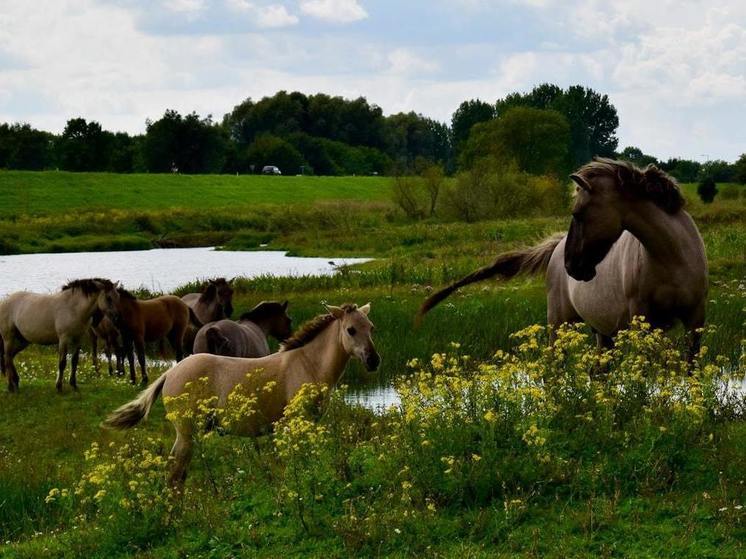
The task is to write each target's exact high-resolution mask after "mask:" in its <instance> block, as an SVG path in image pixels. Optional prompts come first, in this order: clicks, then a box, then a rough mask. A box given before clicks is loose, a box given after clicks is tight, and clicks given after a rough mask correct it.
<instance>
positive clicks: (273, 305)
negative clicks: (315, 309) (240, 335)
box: [238, 301, 323, 322]
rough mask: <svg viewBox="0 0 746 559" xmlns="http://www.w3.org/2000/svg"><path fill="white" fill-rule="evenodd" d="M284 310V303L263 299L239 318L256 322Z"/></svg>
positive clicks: (281, 312)
mask: <svg viewBox="0 0 746 559" xmlns="http://www.w3.org/2000/svg"><path fill="white" fill-rule="evenodd" d="M284 312H285V309H284V307H283V304H282V303H279V302H277V301H262V302H261V303H259V304H258V305H256V306H255V307H254V308H253V309H251V310H249V311H246V312H245V313H243V314H242V315H241V316H240V317H239V318H238V320H239V322H240V321H241V320H249V321H251V322H255V321H257V320H264V319H266V318H270V317H273V316H277V315H278V314H283V313H284ZM322 316H323V315H322ZM317 318H318V317H317Z"/></svg>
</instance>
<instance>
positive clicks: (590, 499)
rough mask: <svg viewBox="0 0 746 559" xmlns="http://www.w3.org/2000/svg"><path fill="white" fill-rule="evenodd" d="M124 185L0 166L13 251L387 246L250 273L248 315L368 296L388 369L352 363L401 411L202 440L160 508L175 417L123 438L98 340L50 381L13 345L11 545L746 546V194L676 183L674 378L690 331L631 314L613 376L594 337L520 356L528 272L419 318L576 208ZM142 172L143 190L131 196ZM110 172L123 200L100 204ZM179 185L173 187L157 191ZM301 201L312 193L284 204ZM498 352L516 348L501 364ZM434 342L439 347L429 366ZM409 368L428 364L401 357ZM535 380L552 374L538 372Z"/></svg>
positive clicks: (117, 386)
mask: <svg viewBox="0 0 746 559" xmlns="http://www.w3.org/2000/svg"><path fill="white" fill-rule="evenodd" d="M112 177H114V176H111V175H71V174H65V173H3V174H0V204H2V208H0V216H2V217H0V233H3V237H2V238H1V239H2V240H1V241H0V242H2V243H5V245H3V246H5V248H6V251H7V252H12V251H13V250H7V249H8V248H9V249H13V248H15V250H16V251H24V252H26V251H36V252H38V251H43V250H49V249H50V247H51V248H52V249H54V250H75V249H80V248H85V247H87V248H93V249H95V248H105V247H107V246H109V247H110V246H111V243H114V242H115V241H117V240H119V241H121V240H122V239H129V241H128V242H130V243H131V245H128V244H127V242H123V244H121V245H117V246H121V248H126V247H127V246H142V247H147V246H152V244H153V242H154V240H155V241H158V242H159V243H160V244H162V246H177V245H178V246H189V245H193V244H206V243H217V244H224V245H226V246H228V247H233V248H246V249H251V248H256V247H257V246H258V245H259V244H260V243H268V244H269V247H270V248H277V249H280V248H282V249H286V250H290V251H292V252H293V253H296V254H301V255H312V254H313V255H323V256H329V257H334V256H374V257H377V258H378V260H376V261H374V262H372V263H370V264H367V265H365V266H362V267H359V268H356V269H350V270H345V271H344V272H343V273H341V274H339V275H338V276H336V277H333V278H297V279H290V278H279V279H273V278H257V279H254V280H246V281H242V282H240V283H239V285H238V286H237V290H236V301H235V307H236V309H237V310H238V311H242V310H243V309H245V308H247V307H249V306H250V305H253V304H254V303H255V302H257V301H259V300H262V299H285V298H287V299H289V300H290V305H291V306H290V313H291V315H292V316H293V318H294V321H295V324H299V323H300V322H302V321H303V320H306V319H308V318H310V317H312V316H313V315H315V314H317V313H318V312H320V310H321V306H320V302H321V301H328V302H330V303H341V302H344V301H354V302H357V303H360V304H362V303H365V302H367V301H371V302H372V306H373V311H372V315H371V318H372V320H373V321H374V323H375V324H376V334H375V341H376V343H377V346H378V349H379V351H380V353H381V355H382V357H383V363H382V367H381V370H380V372H379V373H377V374H375V375H371V374H368V373H365V372H364V371H363V369H362V367H360V366H359V364H357V363H355V364H353V365H351V366H350V368H349V371H348V373H347V375H346V377H345V379H344V382H345V383H347V384H349V385H351V387H352V388H350V390H356V389H359V388H360V387H363V386H366V385H379V384H380V385H388V384H390V383H392V382H394V383H397V384H399V385H400V386H401V387H402V392H403V393H404V394H405V401H404V404H403V407H402V409H401V410H398V411H396V410H395V411H391V412H388V413H386V414H383V415H375V414H374V413H372V412H370V411H367V410H364V409H361V408H358V407H355V406H350V405H347V404H345V403H344V402H342V401H341V400H340V399H339V398H336V399H333V400H332V403H331V404H330V407H329V409H328V411H327V412H326V413H325V414H324V416H323V418H322V419H321V420H320V421H319V422H303V421H301V420H300V419H302V418H300V419H299V422H298V423H295V424H293V425H294V427H293V428H290V426H289V425H288V426H287V428H282V429H280V430H279V431H278V434H277V436H276V438H274V439H272V438H264V439H262V440H260V441H259V444H258V446H256V447H255V446H254V445H253V444H252V443H251V442H248V441H243V440H239V439H235V438H233V437H217V436H209V435H208V436H205V437H204V438H201V439H200V447H199V453H198V454H199V456H197V457H196V458H195V462H194V468H193V471H192V473H191V474H190V475H191V478H190V481H189V482H188V486H187V487H188V491H187V494H186V495H184V496H183V497H182V498H176V499H171V498H170V497H169V495H168V492H167V491H166V489H165V487H164V486H163V478H164V475H163V474H164V471H165V464H164V463H163V460H164V458H163V457H164V456H165V455H167V452H168V449H169V445H170V444H171V441H172V431H171V428H170V426H169V425H168V423H167V422H166V420H165V417H164V411H163V406H162V404H161V403H160V402H159V403H158V404H157V405H156V407H155V409H154V410H153V413H152V415H151V417H150V418H149V420H148V421H147V422H146V423H144V424H143V425H142V426H141V427H138V428H137V429H135V430H134V431H132V432H126V433H118V432H111V431H108V430H105V429H102V428H101V427H100V426H99V424H100V422H101V420H102V419H103V417H104V416H105V415H106V414H107V413H108V412H109V411H111V410H113V409H114V408H115V407H117V406H119V405H121V404H122V403H124V402H125V401H127V400H128V399H130V398H132V397H133V396H134V395H135V394H136V392H137V390H136V389H135V388H133V387H131V386H129V385H128V384H126V383H124V382H123V381H120V380H117V379H110V378H108V377H107V376H102V377H97V376H96V375H94V374H93V372H92V370H91V368H90V364H89V359H88V357H87V356H84V358H83V370H82V373H81V375H80V381H79V382H80V386H81V388H80V391H79V392H78V393H72V392H70V391H69V390H68V391H66V393H64V394H63V395H57V394H56V393H55V392H54V387H53V383H54V380H53V379H54V374H55V373H54V370H55V361H56V359H55V357H54V353H53V352H52V351H50V350H46V349H38V348H31V349H29V350H27V351H26V352H25V353H23V354H21V356H20V357H19V358H18V361H19V362H20V363H21V364H22V366H21V367H19V372H20V375H21V392H20V394H18V395H15V396H14V395H8V394H0V405H2V408H3V412H2V426H0V545H1V544H2V543H4V544H5V545H4V547H0V556H3V557H19V558H20V557H24V558H25V557H71V556H85V557H126V556H136V557H142V558H171V557H184V556H187V555H188V556H190V557H257V556H259V557H276V556H316V557H320V556H325V557H345V556H350V555H360V556H378V555H391V556H400V557H404V556H413V555H429V556H448V557H450V556H459V557H462V556H463V557H496V556H498V557H499V556H505V557H508V556H521V557H547V556H548V557H570V556H572V557H598V556H605V557H623V556H641V557H659V556H668V557H673V556H676V557H737V556H739V555H743V554H744V553H746V550H744V544H743V542H744V541H745V540H746V526H745V523H746V511H745V510H744V508H743V507H744V505H746V503H745V502H744V501H746V485H745V484H746V482H745V481H744V471H746V455H745V453H744V451H743V449H744V448H746V424H744V421H743V418H744V413H746V402H745V401H744V397H743V393H742V392H740V393H739V392H737V391H732V392H728V393H727V394H726V395H724V394H723V393H722V392H719V390H720V387H722V386H723V385H722V382H725V381H726V380H727V379H728V378H729V376H730V375H731V374H732V375H733V376H735V377H737V378H742V377H743V373H744V371H743V368H742V367H743V351H744V349H743V344H744V339H745V338H746V333H745V330H744V324H745V321H746V316H745V314H744V312H745V311H744V309H746V284H744V278H745V277H746V262H745V260H746V259H745V258H744V247H746V224H745V222H744V206H743V200H735V201H723V202H718V201H716V203H715V204H712V205H710V206H707V207H705V206H703V205H701V204H700V203H698V202H697V201H696V200H694V199H693V198H691V192H692V186H689V185H687V186H686V190H687V193H688V194H689V195H690V203H689V207H690V210H691V212H692V213H693V215H694V216H695V218H696V219H697V222H698V224H699V225H700V228H701V230H702V232H703V236H704V239H705V244H706V247H707V251H708V258H709V261H710V267H711V280H712V289H711V294H710V302H709V305H708V323H709V324H710V325H712V327H713V328H711V329H708V331H707V332H706V335H705V342H704V343H705V345H706V346H707V348H708V351H707V355H706V356H703V358H702V367H701V368H700V370H698V372H697V374H695V375H694V376H693V377H691V378H690V377H687V376H686V375H683V374H680V375H671V374H669V373H670V372H671V371H675V370H677V367H679V366H680V365H679V364H678V361H677V360H676V358H675V357H673V356H674V355H679V353H678V352H677V351H676V348H677V347H680V344H681V339H680V332H678V331H676V332H674V333H673V335H672V337H671V338H670V339H669V338H663V339H660V338H658V337H656V335H654V334H649V333H646V332H645V331H644V330H638V331H635V332H633V333H632V334H630V336H629V340H628V342H627V345H622V346H620V349H619V353H618V354H615V356H614V357H613V363H614V366H612V367H611V373H610V374H609V375H608V376H606V377H602V378H600V379H599V378H597V377H593V378H592V375H591V372H592V371H591V369H589V368H588V365H587V363H589V362H593V360H594V359H597V357H598V356H596V355H595V353H594V352H593V350H592V344H591V343H590V341H589V340H587V339H586V338H585V337H584V336H586V335H587V332H585V331H583V330H581V331H580V332H579V333H578V335H577V336H576V335H575V334H573V333H568V334H567V337H566V338H564V342H563V343H564V344H566V345H565V346H563V347H564V348H565V349H563V352H564V353H563V355H564V356H565V357H563V359H562V361H561V362H560V361H556V360H553V359H554V357H551V356H548V355H547V354H544V353H542V352H540V351H539V352H538V353H537V352H535V351H533V350H532V349H531V347H532V344H531V340H535V341H537V342H538V343H537V344H536V347H537V348H539V347H544V345H545V341H544V339H543V335H544V334H543V333H542V332H541V331H540V329H533V330H531V331H530V332H527V333H524V335H523V337H521V338H515V337H511V334H512V333H514V332H517V331H519V330H521V329H523V328H525V327H527V326H529V325H531V324H541V323H543V321H544V314H545V300H544V288H543V285H542V283H541V281H539V280H530V279H518V280H515V281H511V282H487V283H485V284H481V285H477V286H475V287H473V288H471V289H467V290H464V292H463V293H461V294H459V295H458V296H454V297H453V298H452V300H450V303H449V304H444V305H442V306H441V307H439V308H437V309H436V310H435V311H433V313H432V314H431V315H430V316H429V317H428V319H427V321H426V322H425V324H424V325H423V326H422V327H421V328H420V329H415V328H414V327H413V322H412V319H413V316H414V314H415V311H416V309H417V307H418V306H419V304H420V303H421V301H422V300H423V299H424V298H425V297H426V295H427V293H428V292H429V289H430V286H440V285H442V284H444V283H446V282H448V281H450V280H452V279H453V278H455V277H458V276H460V275H461V274H463V273H465V272H466V271H470V270H471V269H473V268H474V267H476V266H477V265H480V264H483V263H485V262H488V261H489V260H490V258H491V257H492V256H494V254H496V253H498V252H500V251H503V250H506V249H509V248H513V247H516V246H521V245H525V244H527V243H531V242H534V241H535V240H537V239H540V238H541V237H543V236H545V235H546V234H548V233H551V232H553V231H557V230H561V229H563V228H564V227H566V223H567V218H566V217H564V216H548V217H539V216H537V217H530V218H523V219H512V220H501V221H488V222H480V223H476V224H464V223H455V222H447V221H441V220H437V219H434V220H430V221H425V222H410V221H407V220H406V219H404V218H403V217H402V216H401V215H399V214H398V213H397V211H396V209H395V208H393V207H392V206H391V205H390V203H389V202H388V185H387V183H386V182H385V180H384V179H377V178H349V179H333V180H332V179H320V178H319V179H316V178H295V177H283V178H280V179H279V180H278V179H277V178H275V177H268V178H265V177H200V178H199V179H197V178H195V177H172V176H164V177H155V176H154V177H149V176H137V177H121V178H116V179H115V178H112ZM8 178H10V179H11V182H12V181H16V182H15V183H13V184H15V185H16V187H14V188H15V190H14V188H11V187H9V186H8V185H9V184H10V183H9V182H8V181H6V179H8ZM233 179H236V181H237V183H232V184H231V183H230V181H232V180H233ZM118 180H119V181H123V182H120V183H118V184H116V181H118ZM127 180H134V181H138V182H137V185H138V186H137V188H140V189H141V190H142V192H141V193H137V195H132V192H130V191H129V190H128V188H126V187H125V186H126V184H127V183H126V182H124V181H127ZM187 181H188V182H189V184H190V186H189V187H184V186H183V185H184V183H185V182H187ZM191 181H194V183H195V184H196V183H200V184H199V186H195V187H194V188H192V182H191ZM211 181H212V182H211ZM254 181H256V182H254ZM264 181H270V182H264ZM20 182H23V184H24V185H33V187H29V189H30V191H31V192H33V194H32V195H29V196H27V201H25V202H24V200H23V196H24V195H21V196H19V197H16V198H15V199H14V198H12V197H10V196H6V193H8V192H10V191H14V192H17V191H18V189H17V186H18V185H19V184H20ZM238 183H240V184H241V186H240V187H239V186H237V184H238ZM83 184H85V185H86V186H85V187H83V186H81V185H83ZM96 184H99V185H102V188H103V191H104V192H107V193H108V194H106V195H104V194H98V193H97V194H95V195H92V197H91V198H87V197H86V196H87V195H86V192H85V189H98V187H96ZM129 184H133V183H129ZM267 184H271V185H272V187H273V188H272V192H271V194H267V193H266V192H264V191H263V190H262V185H265V186H266V185H267ZM219 185H220V186H219ZM278 185H281V187H278ZM312 185H313V186H312ZM211 188H220V189H221V191H222V189H223V188H225V189H230V188H236V189H239V190H240V191H241V192H242V196H245V198H244V197H241V198H240V199H241V200H246V204H243V203H236V202H235V200H232V199H230V197H229V198H225V199H223V200H222V201H220V200H218V201H215V198H212V197H204V192H206V191H207V190H209V189H211ZM169 189H171V190H174V191H175V192H174V193H173V199H172V200H171V202H168V201H164V200H163V193H164V192H166V191H168V190H169ZM314 189H318V191H317V192H316V194H314ZM63 190H64V194H65V195H69V196H70V198H71V199H73V200H75V199H77V200H78V202H79V203H80V201H81V200H91V204H90V205H87V206H83V205H82V204H81V207H86V208H87V209H86V210H85V211H84V212H82V213H76V214H73V215H71V214H70V209H72V208H74V207H76V206H75V204H74V203H72V202H66V201H64V200H63V198H66V196H63ZM69 190H70V192H68V191H69ZM234 192H235V191H234ZM322 192H323V194H322ZM45 194H48V196H45ZM198 194H199V195H198ZM304 196H307V197H308V198H305V201H310V200H313V201H314V203H313V204H310V203H309V204H302V205H301V204H295V205H292V204H289V205H286V204H287V203H289V202H295V201H303V197H304ZM179 197H181V198H179ZM205 199H211V200H213V201H211V202H209V204H210V205H212V207H205V205H204V200H205ZM67 203H70V204H71V205H68V206H65V204H67ZM23 204H27V206H25V207H24V205H23ZM213 204H214V205H213ZM254 204H259V206H258V207H254ZM138 243H140V244H138ZM0 248H1V247H0ZM188 289H190V287H189V286H185V287H184V288H183V289H182V290H181V291H186V290H188ZM181 291H180V292H181ZM452 343H453V344H454V345H452ZM521 347H523V349H521ZM496 350H503V351H506V352H511V355H512V356H513V357H510V358H507V357H503V358H495V357H494V353H495V351H496ZM435 353H447V354H448V355H447V356H446V357H445V358H442V359H441V358H436V359H434V360H432V361H431V356H432V355H433V354H435ZM464 355H468V356H470V357H469V359H466V360H464V359H463V358H462V357H461V356H464ZM717 355H721V356H723V357H722V358H721V359H718V358H717V357H716V356H717ZM414 358H416V359H417V360H418V361H419V363H420V365H415V366H414V367H408V366H407V363H408V362H410V361H411V360H412V359H414ZM548 359H551V360H550V361H548ZM640 359H643V361H642V365H641V364H640V361H639V360H640ZM739 361H740V365H739ZM480 363H481V366H480V365H479V364H480ZM635 367H642V368H643V369H644V370H645V371H647V372H648V374H647V375H642V376H641V375H640V374H637V373H636V372H635V371H636V370H637V369H635ZM739 367H740V368H739ZM529 370H530V371H536V374H541V375H543V376H546V375H549V374H551V375H553V377H552V378H554V382H553V383H547V385H546V386H541V387H539V386H538V385H537V386H534V385H531V386H527V385H524V384H523V383H524V382H525V379H524V376H525V374H524V373H525V371H529ZM417 371H421V372H419V373H418V372H417ZM403 375H407V377H406V378H408V379H409V381H408V383H407V382H406V381H404V380H402V376H403ZM154 376H155V375H153V377H154ZM506 379H507V380H509V381H510V383H509V384H507V385H506V384H504V383H505V382H506ZM554 386H563V387H567V390H553V389H552V387H554ZM620 387H621V389H620ZM464 410H468V411H466V412H465V411H464ZM490 410H499V412H500V413H499V414H498V416H497V417H495V415H494V414H492V415H490V413H487V412H489V411H490ZM278 441H279V443H278ZM283 441H284V443H287V444H286V445H285V446H282V445H281V444H280V443H283ZM94 444H95V445H96V446H94V447H92V445H94ZM278 444H280V446H278ZM126 445H129V446H126ZM288 449H290V450H288ZM133 481H134V482H136V483H135V485H134V486H133V485H132V482H133ZM102 491H103V493H101V492H102Z"/></svg>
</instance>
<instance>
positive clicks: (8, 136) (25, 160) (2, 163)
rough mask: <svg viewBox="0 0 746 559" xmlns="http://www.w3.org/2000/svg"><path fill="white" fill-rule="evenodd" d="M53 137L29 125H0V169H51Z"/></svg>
mask: <svg viewBox="0 0 746 559" xmlns="http://www.w3.org/2000/svg"><path fill="white" fill-rule="evenodd" d="M54 162H55V154H54V136H53V135H52V134H50V133H49V132H42V131H41V130H36V129H35V128H31V125H29V124H4V123H3V124H0V169H1V168H5V169H28V170H32V171H40V170H42V169H49V168H51V167H53V165H54Z"/></svg>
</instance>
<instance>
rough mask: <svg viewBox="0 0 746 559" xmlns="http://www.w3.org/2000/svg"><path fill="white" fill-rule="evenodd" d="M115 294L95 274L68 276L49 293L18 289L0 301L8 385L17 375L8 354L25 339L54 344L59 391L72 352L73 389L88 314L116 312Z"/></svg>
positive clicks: (0, 342) (3, 361) (1, 346)
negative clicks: (43, 293)
mask: <svg viewBox="0 0 746 559" xmlns="http://www.w3.org/2000/svg"><path fill="white" fill-rule="evenodd" d="M118 300H119V294H118V293H117V290H116V288H115V286H114V284H113V283H112V282H110V281H109V280H106V279H100V278H94V279H80V280H75V281H72V282H70V283H68V284H67V285H65V286H64V287H63V288H62V290H61V291H60V292H59V293H54V294H51V295H40V294H37V293H29V292H27V291H20V292H18V293H13V294H12V295H9V296H8V297H7V298H5V299H4V300H3V301H0V350H1V351H2V354H1V355H2V358H0V365H2V367H1V368H2V370H3V373H4V374H7V376H8V389H9V390H10V391H11V392H16V391H17V390H18V385H19V377H18V372H17V371H16V367H15V363H14V361H13V359H14V358H15V356H16V354H18V352H20V351H22V350H23V349H24V348H26V347H27V346H28V345H29V344H41V345H52V344H57V346H58V348H59V372H58V374H57V390H58V391H62V379H63V377H64V372H65V367H66V366H67V354H68V353H70V354H72V360H71V371H70V386H72V387H73V388H74V389H77V370H78V359H79V357H80V345H81V341H82V339H83V337H84V336H85V334H86V332H87V331H88V328H89V326H90V323H91V316H92V315H93V313H94V311H96V309H100V310H101V311H104V312H108V313H109V314H112V315H113V316H116V312H117V311H116V305H117V303H118Z"/></svg>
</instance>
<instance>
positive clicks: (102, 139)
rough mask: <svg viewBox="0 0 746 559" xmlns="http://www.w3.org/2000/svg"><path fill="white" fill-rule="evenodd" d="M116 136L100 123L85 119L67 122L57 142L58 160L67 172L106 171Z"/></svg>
mask: <svg viewBox="0 0 746 559" xmlns="http://www.w3.org/2000/svg"><path fill="white" fill-rule="evenodd" d="M113 139H114V135H113V134H112V133H111V132H107V131H104V130H103V129H102V128H101V125H100V124H99V123H98V122H94V121H91V122H87V121H86V119H84V118H72V119H70V120H68V121H67V124H66V125H65V130H64V131H63V132H62V135H61V136H60V138H59V140H58V142H57V160H58V162H59V165H60V168H61V169H64V170H66V171H106V170H108V168H109V159H110V155H111V152H110V150H111V146H112V143H113Z"/></svg>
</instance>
